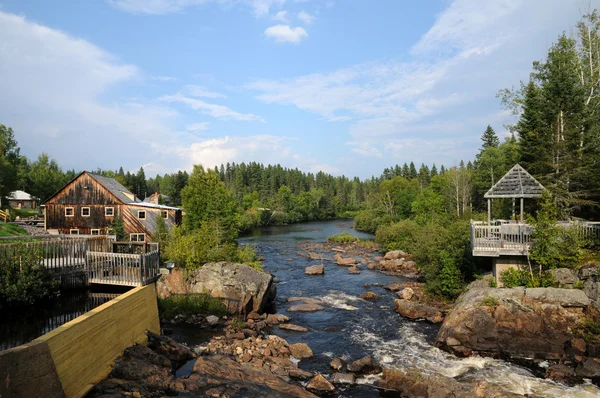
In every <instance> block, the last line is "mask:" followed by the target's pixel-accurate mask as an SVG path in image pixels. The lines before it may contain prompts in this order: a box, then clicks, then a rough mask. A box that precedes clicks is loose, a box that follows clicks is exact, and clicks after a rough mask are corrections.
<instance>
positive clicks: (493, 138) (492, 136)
mask: <svg viewBox="0 0 600 398" xmlns="http://www.w3.org/2000/svg"><path fill="white" fill-rule="evenodd" d="M481 141H483V149H486V148H489V147H494V148H498V146H499V145H500V140H499V139H498V136H497V135H496V132H495V131H494V129H493V128H492V126H490V125H489V124H488V126H487V128H486V129H485V131H484V132H483V134H482V136H481Z"/></svg>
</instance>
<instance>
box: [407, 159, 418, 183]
mask: <svg viewBox="0 0 600 398" xmlns="http://www.w3.org/2000/svg"><path fill="white" fill-rule="evenodd" d="M417 175H418V174H417V168H416V167H415V164H414V163H413V162H410V166H409V171H408V179H409V180H412V179H413V178H417Z"/></svg>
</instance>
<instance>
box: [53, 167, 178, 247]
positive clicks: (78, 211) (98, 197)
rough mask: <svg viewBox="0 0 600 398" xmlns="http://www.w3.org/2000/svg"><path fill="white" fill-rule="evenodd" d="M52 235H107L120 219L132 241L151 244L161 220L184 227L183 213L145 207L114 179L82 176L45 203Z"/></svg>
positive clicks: (163, 207)
mask: <svg viewBox="0 0 600 398" xmlns="http://www.w3.org/2000/svg"><path fill="white" fill-rule="evenodd" d="M43 205H44V217H45V221H46V230H47V231H48V232H50V233H59V234H72V235H73V234H80V235H107V234H110V233H111V232H112V231H111V228H112V225H113V223H114V221H115V218H116V217H121V219H122V220H123V224H124V226H125V232H126V233H127V234H129V238H130V240H131V241H151V240H152V237H153V235H154V233H155V232H156V222H157V219H158V218H162V219H164V221H165V223H166V225H167V228H169V229H170V228H171V227H173V226H174V225H179V224H181V209H178V208H176V207H171V206H163V205H157V204H152V203H145V202H142V201H141V200H139V199H138V198H136V197H135V195H134V194H133V193H131V192H130V191H129V190H128V189H127V188H125V187H124V186H123V185H121V184H120V183H119V182H118V181H117V180H115V179H114V178H109V177H105V176H102V175H98V174H92V173H88V172H87V171H84V172H82V173H81V174H79V175H78V176H77V177H75V178H74V179H73V180H71V181H70V182H68V183H67V185H65V186H64V187H63V188H62V189H60V190H59V191H58V192H56V193H55V194H54V195H52V196H51V197H50V198H49V199H48V200H46V201H45V202H44V203H43Z"/></svg>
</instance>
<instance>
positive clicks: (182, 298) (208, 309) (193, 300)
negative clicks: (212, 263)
mask: <svg viewBox="0 0 600 398" xmlns="http://www.w3.org/2000/svg"><path fill="white" fill-rule="evenodd" d="M158 310H159V312H160V315H161V318H165V319H170V318H174V317H175V316H176V315H180V314H181V315H196V314H212V315H217V316H223V315H226V314H227V306H226V305H225V304H224V303H223V301H221V299H218V298H214V297H211V296H210V295H208V294H204V293H202V294H174V295H171V296H169V297H167V298H164V299H158Z"/></svg>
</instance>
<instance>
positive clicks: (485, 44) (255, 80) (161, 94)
mask: <svg viewBox="0 0 600 398" xmlns="http://www.w3.org/2000/svg"><path fill="white" fill-rule="evenodd" d="M587 3H588V2H587V1H582V0H430V1H420V2H417V1H408V0H405V1H401V0H377V1H373V0H89V1H72V0H53V1H45V0H38V1H36V0H0V123H2V124H5V125H7V126H10V127H12V128H13V129H14V130H15V134H16V138H17V140H18V142H19V145H20V147H21V150H22V153H24V154H25V155H27V156H28V157H30V158H35V157H37V155H38V154H39V153H40V152H42V151H44V152H47V153H49V154H50V156H52V157H54V158H55V159H57V160H58V162H59V163H60V164H61V165H62V166H63V167H64V168H69V169H70V168H74V169H76V170H91V169H96V168H98V167H100V168H103V169H116V168H118V167H119V166H123V167H124V168H125V169H126V170H132V171H135V170H137V169H139V167H140V166H143V167H144V169H145V170H146V174H147V175H155V174H156V173H161V174H162V173H165V172H173V171H175V170H178V169H187V170H190V169H191V167H192V165H193V164H198V163H201V164H203V165H205V166H210V167H212V166H214V165H215V164H221V163H226V162H242V161H258V162H263V163H280V164H282V165H284V166H287V167H299V168H301V169H303V170H305V171H312V172H315V171H319V170H323V171H326V172H330V173H333V174H336V175H340V174H345V175H347V176H359V177H361V178H366V177H370V176H371V175H379V174H380V173H381V171H382V169H383V168H384V167H387V166H390V165H394V164H396V163H400V164H402V163H404V162H410V161H414V162H415V163H416V164H417V166H418V165H420V164H421V163H425V164H428V165H431V164H432V163H436V164H437V165H438V167H439V165H440V164H442V163H443V164H445V165H446V166H451V165H453V164H457V163H458V162H459V161H460V160H461V159H472V158H473V157H474V155H475V153H476V152H477V149H478V147H479V146H480V141H479V137H480V135H481V133H482V132H483V130H484V129H485V127H486V126H487V125H488V124H491V125H492V126H493V127H494V128H495V129H496V131H497V132H499V133H500V134H501V135H502V134H505V129H504V128H503V124H505V123H507V122H510V121H511V116H510V115H509V114H508V113H507V112H505V111H504V110H503V109H502V107H501V105H500V103H499V101H498V100H497V99H496V93H497V91H498V90H499V89H502V88H506V87H510V86H513V85H518V83H519V81H520V80H526V79H527V78H528V75H529V72H530V71H531V63H532V61H534V60H538V59H541V58H542V57H543V56H544V54H545V53H546V52H547V49H548V48H549V46H550V45H551V44H552V43H553V42H554V41H555V40H556V38H557V36H558V35H559V34H560V33H561V32H562V31H566V32H567V33H569V34H572V33H574V28H573V27H574V25H575V23H576V22H577V20H578V19H579V17H580V15H581V13H582V11H583V10H584V9H585V8H586V5H587ZM598 3H600V0H596V1H592V2H591V4H592V6H593V7H600V4H598Z"/></svg>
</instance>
